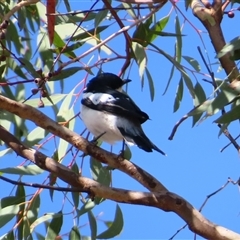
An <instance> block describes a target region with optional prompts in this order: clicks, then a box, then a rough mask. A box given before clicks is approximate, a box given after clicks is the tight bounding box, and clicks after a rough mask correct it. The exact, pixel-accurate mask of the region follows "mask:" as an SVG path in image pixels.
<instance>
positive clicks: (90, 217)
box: [88, 211, 97, 240]
mask: <svg viewBox="0 0 240 240" xmlns="http://www.w3.org/2000/svg"><path fill="white" fill-rule="evenodd" d="M88 220H89V223H90V229H91V239H92V240H95V239H96V236H97V222H96V219H95V217H94V215H93V213H92V211H89V212H88Z"/></svg>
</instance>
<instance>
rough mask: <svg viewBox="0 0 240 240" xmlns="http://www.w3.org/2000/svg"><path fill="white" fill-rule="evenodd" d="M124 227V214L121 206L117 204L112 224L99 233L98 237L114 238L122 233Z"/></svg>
mask: <svg viewBox="0 0 240 240" xmlns="http://www.w3.org/2000/svg"><path fill="white" fill-rule="evenodd" d="M122 229H123V215H122V211H121V209H120V207H119V206H118V204H117V206H116V212H115V218H114V220H113V223H112V225H111V226H110V227H109V228H108V229H107V230H106V231H104V232H102V233H101V234H99V235H98V236H97V238H99V239H109V238H113V237H115V236H117V235H119V234H120V233H121V231H122Z"/></svg>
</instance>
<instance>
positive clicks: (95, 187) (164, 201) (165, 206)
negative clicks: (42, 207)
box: [0, 126, 240, 240]
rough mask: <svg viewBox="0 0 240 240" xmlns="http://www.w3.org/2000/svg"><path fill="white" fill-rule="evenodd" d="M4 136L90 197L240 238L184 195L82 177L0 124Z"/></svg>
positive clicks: (208, 234) (206, 233) (226, 238)
mask: <svg viewBox="0 0 240 240" xmlns="http://www.w3.org/2000/svg"><path fill="white" fill-rule="evenodd" d="M0 138H1V139H2V140H3V141H4V142H5V143H6V145H8V146H9V147H10V148H12V149H13V150H14V151H15V152H16V153H17V154H18V155H20V156H22V157H23V158H27V159H29V160H30V161H32V162H33V163H35V164H36V165H38V166H39V167H40V168H42V169H44V170H47V171H49V172H52V173H54V174H56V175H57V176H58V177H59V178H60V179H62V180H63V181H65V182H66V183H68V184H70V185H71V186H73V187H75V188H79V191H82V192H87V193H89V195H90V196H93V197H94V196H97V197H102V198H106V199H110V200H113V201H116V202H120V203H129V204H135V205H143V206H150V207H155V208H158V209H161V210H163V211H166V212H169V211H171V212H175V213H176V214H177V215H179V216H180V217H181V218H182V219H183V220H184V221H185V222H186V223H187V224H188V226H189V228H190V230H192V231H193V232H195V233H197V234H198V235H200V236H203V237H205V238H207V239H218V240H230V239H240V235H238V234H237V233H235V232H233V231H230V230H228V229H226V228H224V227H221V226H218V225H215V224H213V223H211V222H210V221H209V220H207V219H206V218H204V216H203V215H202V214H201V213H200V212H199V211H198V210H197V209H195V208H194V207H193V206H192V205H191V204H190V203H188V202H187V201H186V200H185V199H183V198H182V197H180V196H178V195H176V194H174V193H171V192H168V191H161V192H151V193H146V192H138V191H130V190H125V189H119V188H111V187H107V186H104V185H102V184H100V183H98V182H96V181H94V180H92V179H89V178H86V177H81V176H79V175H78V174H77V173H75V172H73V171H72V170H70V169H69V168H67V167H65V166H63V165H62V164H60V163H58V162H56V161H54V160H53V159H52V158H49V157H47V156H46V155H44V154H42V153H41V152H39V151H36V150H34V149H32V148H29V147H27V146H25V145H24V144H23V143H22V142H20V141H19V140H18V139H17V138H16V137H15V136H13V135H12V134H11V133H9V132H8V131H7V130H6V129H4V128H3V127H1V126H0Z"/></svg>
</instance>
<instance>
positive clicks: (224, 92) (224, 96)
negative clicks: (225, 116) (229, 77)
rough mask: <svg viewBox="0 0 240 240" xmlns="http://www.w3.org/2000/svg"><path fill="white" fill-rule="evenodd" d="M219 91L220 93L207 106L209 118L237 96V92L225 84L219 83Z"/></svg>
mask: <svg viewBox="0 0 240 240" xmlns="http://www.w3.org/2000/svg"><path fill="white" fill-rule="evenodd" d="M220 89H221V91H220V93H218V95H217V96H216V98H214V99H213V101H212V103H211V104H210V105H209V108H208V110H207V114H208V115H209V116H211V115H214V114H216V113H217V112H218V111H220V110H222V109H223V107H224V106H226V105H227V104H229V103H231V102H232V101H233V100H234V99H235V98H236V97H237V95H238V93H237V92H235V91H234V90H232V89H231V88H230V87H229V85H228V83H227V82H221V87H220Z"/></svg>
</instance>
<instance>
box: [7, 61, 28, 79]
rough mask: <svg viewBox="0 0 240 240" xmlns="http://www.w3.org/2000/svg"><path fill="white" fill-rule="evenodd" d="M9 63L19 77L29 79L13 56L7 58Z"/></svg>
mask: <svg viewBox="0 0 240 240" xmlns="http://www.w3.org/2000/svg"><path fill="white" fill-rule="evenodd" d="M7 64H8V66H9V68H10V69H12V70H13V72H14V73H16V74H17V75H18V76H19V77H21V78H23V79H27V77H26V75H25V74H24V73H23V71H22V69H21V68H20V67H19V66H18V64H17V63H16V61H15V60H14V59H12V58H10V57H9V58H7Z"/></svg>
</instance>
